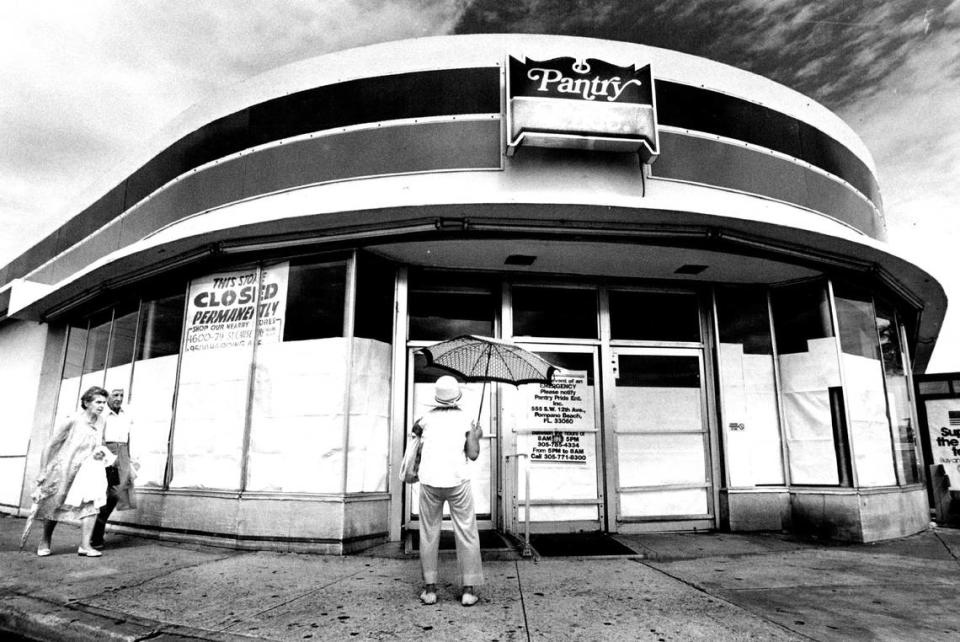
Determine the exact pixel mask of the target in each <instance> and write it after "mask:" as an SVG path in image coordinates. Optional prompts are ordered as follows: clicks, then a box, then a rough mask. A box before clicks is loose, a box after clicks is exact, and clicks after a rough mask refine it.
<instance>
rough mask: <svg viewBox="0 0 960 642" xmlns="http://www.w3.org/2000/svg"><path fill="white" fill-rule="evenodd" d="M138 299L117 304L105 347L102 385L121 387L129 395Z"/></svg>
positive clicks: (108, 388)
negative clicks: (105, 355) (107, 344)
mask: <svg viewBox="0 0 960 642" xmlns="http://www.w3.org/2000/svg"><path fill="white" fill-rule="evenodd" d="M139 311H140V310H139V301H133V302H127V303H124V304H122V305H118V306H117V308H116V309H115V310H114V318H113V327H112V328H111V329H110V344H109V347H108V348H107V360H106V373H105V376H104V380H103V381H104V385H103V387H104V388H106V389H107V390H114V389H116V388H122V389H123V390H124V392H125V393H126V394H127V396H128V397H129V394H130V390H129V388H130V373H131V369H132V364H133V347H134V346H133V344H134V340H135V339H136V334H137V317H138V315H139Z"/></svg>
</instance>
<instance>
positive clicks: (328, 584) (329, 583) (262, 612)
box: [215, 569, 366, 633]
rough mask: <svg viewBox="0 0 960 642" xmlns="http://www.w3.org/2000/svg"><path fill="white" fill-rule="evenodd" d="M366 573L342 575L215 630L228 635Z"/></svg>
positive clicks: (363, 570)
mask: <svg viewBox="0 0 960 642" xmlns="http://www.w3.org/2000/svg"><path fill="white" fill-rule="evenodd" d="M365 571H366V569H360V570H358V571H357V572H356V573H349V574H347V575H342V576H340V577H338V578H337V579H335V580H332V581H330V582H327V583H326V584H324V585H323V586H318V587H316V588H313V589H310V590H309V591H307V592H305V593H301V594H300V595H297V596H296V597H292V598H290V599H289V600H286V601H284V602H280V603H279V604H274V605H273V606H271V607H270V608H268V609H263V610H262V611H257V612H256V613H253V614H252V615H250V616H249V617H246V618H244V619H243V620H240V621H239V622H233V623H232V624H229V625H227V626H225V627H223V628H218V629H215V630H216V631H217V632H218V633H226V632H227V631H228V630H230V629H231V628H233V627H235V626H239V625H240V624H242V623H243V622H248V621H251V620H254V619H256V618H258V617H260V616H261V615H263V614H265V613H269V612H270V611H275V610H276V609H279V608H281V607H284V606H287V605H288V604H293V603H294V602H296V601H297V600H302V599H303V598H305V597H309V596H310V595H313V594H315V593H319V592H321V591H324V590H326V589H328V588H330V587H331V586H333V585H334V584H339V583H340V582H342V581H344V580H347V579H350V578H351V577H355V576H357V575H360V574H361V573H363V572H365Z"/></svg>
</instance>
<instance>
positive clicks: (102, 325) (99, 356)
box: [80, 309, 113, 394]
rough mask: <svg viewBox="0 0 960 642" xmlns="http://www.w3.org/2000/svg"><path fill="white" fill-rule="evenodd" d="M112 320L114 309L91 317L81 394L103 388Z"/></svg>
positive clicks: (84, 354) (84, 356) (81, 379)
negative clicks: (91, 387) (94, 388)
mask: <svg viewBox="0 0 960 642" xmlns="http://www.w3.org/2000/svg"><path fill="white" fill-rule="evenodd" d="M112 318H113V310H112V309H108V310H103V311H101V312H98V313H97V314H95V315H93V316H92V317H90V330H89V331H88V332H87V348H86V350H85V351H84V353H83V373H82V374H81V377H80V392H81V394H82V393H83V391H84V390H86V389H87V388H89V387H90V386H103V369H104V366H106V363H107V344H108V342H109V341H110V322H111V320H112Z"/></svg>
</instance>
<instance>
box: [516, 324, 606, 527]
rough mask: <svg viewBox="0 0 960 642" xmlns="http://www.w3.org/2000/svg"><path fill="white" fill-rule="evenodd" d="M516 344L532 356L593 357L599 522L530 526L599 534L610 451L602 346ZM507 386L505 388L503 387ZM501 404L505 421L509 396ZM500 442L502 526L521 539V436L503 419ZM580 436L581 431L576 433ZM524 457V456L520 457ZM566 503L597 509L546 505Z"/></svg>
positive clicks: (526, 339)
mask: <svg viewBox="0 0 960 642" xmlns="http://www.w3.org/2000/svg"><path fill="white" fill-rule="evenodd" d="M513 341H514V342H515V343H516V344H517V345H519V346H521V347H523V348H525V349H527V350H530V351H531V352H536V351H543V352H563V353H570V354H587V355H592V357H593V390H594V392H593V417H594V435H595V436H594V439H595V442H594V448H595V451H596V454H595V462H596V468H595V470H594V474H595V476H596V480H597V498H596V500H595V504H596V506H597V519H596V520H570V521H552V522H546V521H545V522H531V523H530V527H529V528H530V532H531V533H564V532H577V531H581V530H584V531H596V530H601V531H603V530H605V529H606V524H607V519H608V518H607V514H608V511H607V493H606V484H605V481H606V480H605V473H604V471H605V470H606V459H605V457H606V447H605V440H604V438H603V433H604V430H603V424H604V420H603V405H604V404H603V394H602V385H603V383H602V381H603V378H602V373H601V370H602V368H601V363H600V346H598V345H597V343H596V341H593V342H582V343H565V342H558V341H556V340H550V339H540V340H538V339H530V338H529V337H523V338H517V339H513ZM500 385H503V384H500ZM500 399H501V401H500V402H499V404H498V414H499V415H501V418H502V416H503V414H504V409H503V406H502V404H503V403H504V400H505V399H506V396H505V395H501V396H500ZM500 428H501V429H500V439H501V447H500V453H501V477H500V484H501V486H502V488H503V493H502V498H501V503H502V506H501V511H500V514H501V517H502V520H501V522H500V524H499V527H500V528H501V529H502V530H503V531H504V532H506V533H511V534H513V535H514V536H520V535H522V534H523V531H524V523H523V521H522V520H520V499H519V488H520V485H521V484H524V483H525V479H521V478H520V475H519V468H520V467H519V458H518V453H517V443H516V436H517V435H518V434H521V433H519V432H517V430H516V429H515V428H512V427H511V429H510V430H509V431H508V430H507V429H506V425H505V422H504V421H503V420H502V419H501V422H500ZM576 432H580V431H576ZM520 456H524V455H522V454H521V455H520ZM564 503H569V504H570V505H593V504H594V502H593V501H590V500H569V501H564V500H560V501H558V502H546V503H545V504H544V505H561V504H564ZM536 505H537V504H536V503H531V506H536Z"/></svg>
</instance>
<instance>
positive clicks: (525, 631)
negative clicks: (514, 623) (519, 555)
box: [513, 560, 530, 642]
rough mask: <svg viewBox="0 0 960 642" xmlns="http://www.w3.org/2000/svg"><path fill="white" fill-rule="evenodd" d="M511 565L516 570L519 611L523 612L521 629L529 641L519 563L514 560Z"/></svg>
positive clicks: (528, 627)
mask: <svg viewBox="0 0 960 642" xmlns="http://www.w3.org/2000/svg"><path fill="white" fill-rule="evenodd" d="M513 567H514V569H516V571H517V593H518V594H519V595H520V612H521V613H523V631H524V633H526V635H527V642H530V622H528V621H527V603H526V601H525V600H524V599H523V582H522V581H521V579H520V563H519V562H518V561H516V560H514V562H513Z"/></svg>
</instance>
